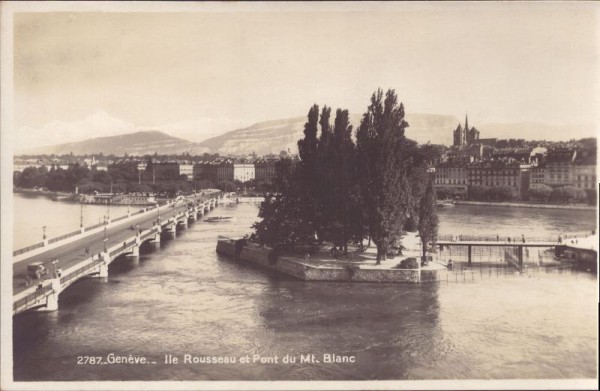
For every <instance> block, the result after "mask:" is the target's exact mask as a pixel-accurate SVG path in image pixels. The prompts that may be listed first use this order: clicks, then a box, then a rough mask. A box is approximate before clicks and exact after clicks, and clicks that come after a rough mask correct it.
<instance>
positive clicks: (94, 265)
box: [13, 192, 220, 315]
mask: <svg viewBox="0 0 600 391" xmlns="http://www.w3.org/2000/svg"><path fill="white" fill-rule="evenodd" d="M219 195H220V192H213V193H210V194H206V195H204V194H203V195H194V196H192V197H189V198H186V199H184V200H179V201H175V202H171V203H168V204H166V205H162V206H157V207H154V208H145V209H142V210H141V211H140V212H138V213H135V214H128V215H125V216H121V217H119V218H116V219H114V220H112V221H107V223H106V224H99V225H96V226H92V227H87V228H82V229H81V230H80V231H75V232H73V233H71V234H67V235H63V236H61V237H58V238H55V239H56V240H53V239H51V240H45V241H44V242H43V243H41V245H40V244H38V245H35V246H29V247H28V248H25V249H21V250H17V251H15V252H14V253H13V315H16V314H19V313H22V312H24V311H28V310H32V309H36V310H46V311H53V310H56V309H58V297H59V295H60V293H61V292H63V291H64V290H65V289H66V288H68V287H69V286H70V285H71V284H73V283H74V282H76V281H78V280H79V279H81V278H84V277H88V276H95V277H107V276H108V266H109V265H110V264H111V263H112V262H114V261H115V260H116V259H117V258H119V257H128V258H132V259H134V260H139V249H140V246H142V244H144V243H149V244H150V245H153V246H155V247H159V246H160V243H161V237H164V236H167V237H171V238H175V236H176V232H177V231H178V230H181V229H185V228H187V227H188V224H189V223H192V222H194V221H197V220H198V219H199V218H201V217H202V216H203V215H204V214H206V213H208V212H209V211H211V210H212V209H214V208H216V207H217V206H218V204H219ZM34 262H41V263H42V264H44V266H45V267H46V269H47V270H48V271H49V273H50V278H48V279H45V280H33V282H32V283H31V284H29V285H28V284H27V282H28V278H27V266H28V265H29V264H31V263H34ZM59 270H60V273H59Z"/></svg>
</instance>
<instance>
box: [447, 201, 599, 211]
mask: <svg viewBox="0 0 600 391" xmlns="http://www.w3.org/2000/svg"><path fill="white" fill-rule="evenodd" d="M454 203H455V204H456V205H477V206H507V207H512V208H541V209H571V210H596V207H595V206H592V205H560V204H534V203H527V202H485V201H458V200H457V201H454Z"/></svg>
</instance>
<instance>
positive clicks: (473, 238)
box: [437, 235, 582, 243]
mask: <svg viewBox="0 0 600 391" xmlns="http://www.w3.org/2000/svg"><path fill="white" fill-rule="evenodd" d="M579 237H582V236H579ZM562 238H565V236H562ZM437 240H438V241H447V242H514V243H523V236H499V235H439V236H438V239H437ZM528 242H556V243H558V236H555V237H539V236H536V237H532V236H526V237H525V243H528Z"/></svg>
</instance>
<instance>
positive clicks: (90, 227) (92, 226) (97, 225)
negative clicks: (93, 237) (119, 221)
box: [83, 223, 106, 232]
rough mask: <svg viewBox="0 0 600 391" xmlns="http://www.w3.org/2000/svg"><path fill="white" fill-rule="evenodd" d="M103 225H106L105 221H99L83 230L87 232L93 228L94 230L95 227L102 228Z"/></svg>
mask: <svg viewBox="0 0 600 391" xmlns="http://www.w3.org/2000/svg"><path fill="white" fill-rule="evenodd" d="M103 225H106V224H104V223H98V224H94V225H91V226H89V227H85V228H84V229H83V230H84V231H85V232H87V231H91V230H93V229H96V228H100V227H102V226H103Z"/></svg>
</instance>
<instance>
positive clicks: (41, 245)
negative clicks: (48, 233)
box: [13, 242, 44, 257]
mask: <svg viewBox="0 0 600 391" xmlns="http://www.w3.org/2000/svg"><path fill="white" fill-rule="evenodd" d="M40 247H44V242H39V243H36V244H32V245H31V246H27V247H24V248H22V249H19V250H15V251H13V257H14V256H16V255H19V254H23V253H26V252H27V251H31V250H35V249H36V248H40Z"/></svg>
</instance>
